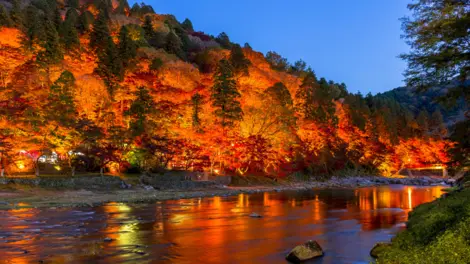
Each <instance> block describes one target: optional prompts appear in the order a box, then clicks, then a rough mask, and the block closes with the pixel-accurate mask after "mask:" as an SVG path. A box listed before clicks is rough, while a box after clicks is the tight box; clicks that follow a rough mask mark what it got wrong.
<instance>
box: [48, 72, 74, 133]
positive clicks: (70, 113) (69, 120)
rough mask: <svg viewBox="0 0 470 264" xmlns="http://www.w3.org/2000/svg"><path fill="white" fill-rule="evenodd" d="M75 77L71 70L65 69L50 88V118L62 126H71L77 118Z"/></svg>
mask: <svg viewBox="0 0 470 264" xmlns="http://www.w3.org/2000/svg"><path fill="white" fill-rule="evenodd" d="M74 87H75V77H74V76H73V74H72V73H71V72H69V71H64V72H62V74H61V75H60V77H59V79H57V81H55V82H54V83H53V84H52V85H51V88H50V92H49V98H48V100H47V102H48V103H47V104H48V105H47V110H48V111H47V113H48V115H49V116H48V119H49V120H53V121H56V122H58V123H59V124H60V125H62V126H66V127H70V126H71V125H72V124H73V123H74V122H75V120H76V118H77V110H76V106H75V102H74V98H73V89H74Z"/></svg>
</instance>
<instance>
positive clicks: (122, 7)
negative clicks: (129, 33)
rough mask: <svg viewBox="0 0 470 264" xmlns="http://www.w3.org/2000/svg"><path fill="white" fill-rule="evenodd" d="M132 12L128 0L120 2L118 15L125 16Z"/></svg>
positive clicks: (117, 9) (120, 0)
mask: <svg viewBox="0 0 470 264" xmlns="http://www.w3.org/2000/svg"><path fill="white" fill-rule="evenodd" d="M129 10H130V7H129V3H128V2H127V0H119V5H118V7H117V8H116V11H115V12H116V13H118V14H122V15H125V14H126V13H127V12H128V11H129Z"/></svg>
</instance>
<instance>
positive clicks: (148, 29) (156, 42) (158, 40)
mask: <svg viewBox="0 0 470 264" xmlns="http://www.w3.org/2000/svg"><path fill="white" fill-rule="evenodd" d="M142 29H143V30H144V37H145V39H146V40H147V43H148V44H149V45H150V46H152V47H154V48H157V49H159V48H164V47H165V39H164V38H163V37H162V36H161V34H159V33H157V32H155V30H154V29H153V24H152V18H151V17H150V16H145V18H144V24H143V25H142Z"/></svg>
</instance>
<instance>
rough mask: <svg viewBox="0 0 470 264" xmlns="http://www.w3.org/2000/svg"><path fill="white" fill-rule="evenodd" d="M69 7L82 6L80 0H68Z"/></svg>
mask: <svg viewBox="0 0 470 264" xmlns="http://www.w3.org/2000/svg"><path fill="white" fill-rule="evenodd" d="M67 6H68V7H69V8H73V9H78V8H79V7H80V4H79V0H67Z"/></svg>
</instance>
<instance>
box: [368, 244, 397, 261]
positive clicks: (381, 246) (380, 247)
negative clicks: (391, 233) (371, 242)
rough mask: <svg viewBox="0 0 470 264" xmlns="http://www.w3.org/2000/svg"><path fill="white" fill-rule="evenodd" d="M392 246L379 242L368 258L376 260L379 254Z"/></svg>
mask: <svg viewBox="0 0 470 264" xmlns="http://www.w3.org/2000/svg"><path fill="white" fill-rule="evenodd" d="M391 245H392V244H391V243H389V242H379V243H377V244H375V246H374V247H373V248H372V249H371V251H370V256H371V257H373V258H378V257H379V254H380V253H381V252H382V251H384V250H386V249H387V248H388V247H390V246H391Z"/></svg>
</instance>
